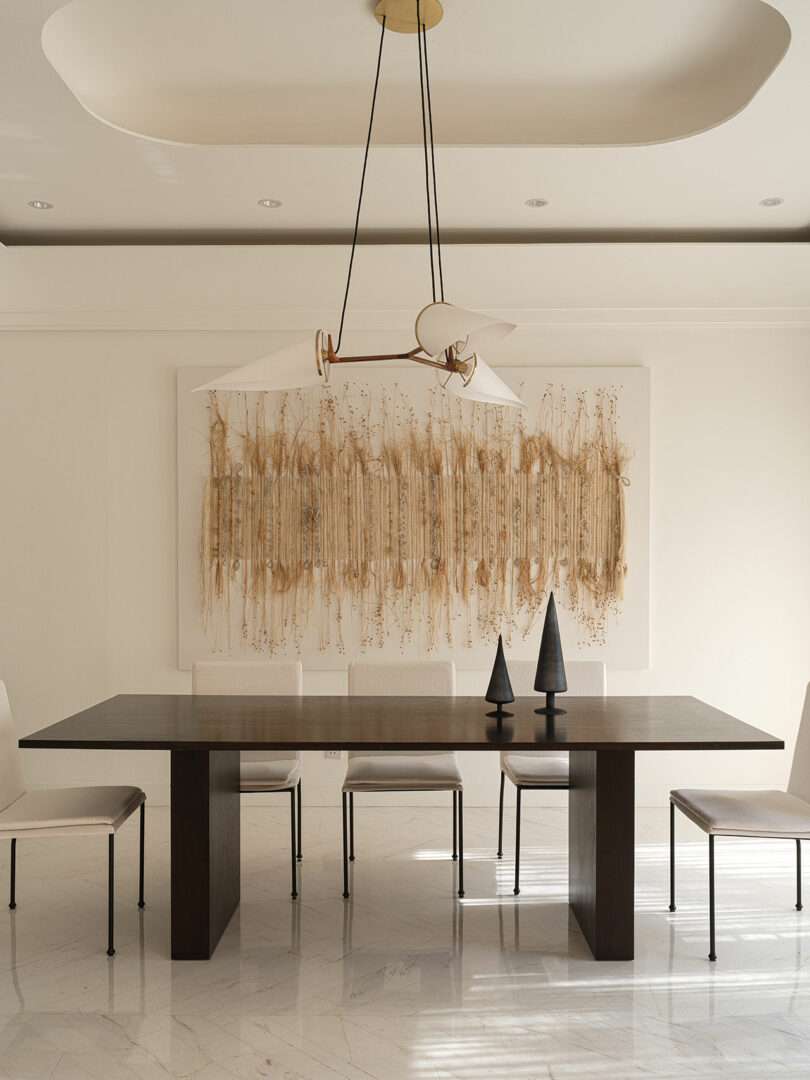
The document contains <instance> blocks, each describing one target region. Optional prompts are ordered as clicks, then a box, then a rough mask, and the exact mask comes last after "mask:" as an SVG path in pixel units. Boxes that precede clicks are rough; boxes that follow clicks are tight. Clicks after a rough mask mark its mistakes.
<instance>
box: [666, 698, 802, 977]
mask: <svg viewBox="0 0 810 1080" xmlns="http://www.w3.org/2000/svg"><path fill="white" fill-rule="evenodd" d="M676 807H677V809H678V810H680V811H681V813H682V814H684V815H685V816H686V817H688V818H689V820H690V821H692V822H694V824H695V825H697V826H698V827H699V828H701V829H703V831H704V832H705V833H708V835H709V959H710V960H716V959H717V952H716V950H715V933H714V924H715V895H714V838H715V836H747V837H766V838H768V839H774V840H777V839H778V840H794V841H795V842H796V910H797V911H801V910H802V840H808V839H810V683H809V684H808V686H807V690H806V693H805V698H804V709H803V711H802V718H801V722H800V724H799V734H798V737H797V739H796V747H795V749H794V751H793V765H792V767H791V770H790V778H789V780H788V786H787V791H735V790H731V791H729V790H716V789H714V788H677V789H676V790H674V791H670V793H669V910H670V911H675V808H676Z"/></svg>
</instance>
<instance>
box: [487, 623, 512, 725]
mask: <svg viewBox="0 0 810 1080" xmlns="http://www.w3.org/2000/svg"><path fill="white" fill-rule="evenodd" d="M485 700H486V701H488V702H490V704H491V705H497V709H496V710H495V711H494V712H488V713H487V716H493V717H495V719H496V720H501V719H502V718H503V717H504V716H511V715H512V714H511V713H508V712H504V711H503V708H502V706H504V705H508V704H509V703H510V702H512V701H514V700H515V695H514V693H513V692H512V683H511V681H510V679H509V670H508V668H507V666H506V657H505V656H504V654H503V638H502V637H501V635H500V634H498V651H497V652H496V653H495V663H494V664H493V665H492V675H491V676H490V680H489V686H488V687H487V692H486V698H485Z"/></svg>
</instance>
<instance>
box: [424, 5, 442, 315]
mask: <svg viewBox="0 0 810 1080" xmlns="http://www.w3.org/2000/svg"><path fill="white" fill-rule="evenodd" d="M422 48H423V50H424V53H425V87H426V89H427V107H428V124H429V127H430V161H431V165H432V171H433V219H434V221H435V222H436V255H437V261H438V263H439V295H440V296H441V298H442V302H444V271H443V268H442V235H441V232H440V230H439V196H438V194H437V192H436V153H435V150H434V147H433V106H432V104H431V100H430V67H429V66H428V51H427V29H426V27H425V24H424V23H422Z"/></svg>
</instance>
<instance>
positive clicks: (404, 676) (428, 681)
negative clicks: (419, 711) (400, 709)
mask: <svg viewBox="0 0 810 1080" xmlns="http://www.w3.org/2000/svg"><path fill="white" fill-rule="evenodd" d="M349 693H350V694H354V695H363V696H366V697H376V696H380V697H396V696H398V695H402V696H405V697H455V693H456V665H455V664H454V663H453V662H452V660H392V661H390V662H385V661H364V660H360V661H357V662H356V663H354V664H349Z"/></svg>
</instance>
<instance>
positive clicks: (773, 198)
mask: <svg viewBox="0 0 810 1080" xmlns="http://www.w3.org/2000/svg"><path fill="white" fill-rule="evenodd" d="M784 201H785V200H784V199H783V198H781V196H779V195H769V196H768V198H767V199H760V200H759V205H760V206H781V205H782V203H783V202H784Z"/></svg>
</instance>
